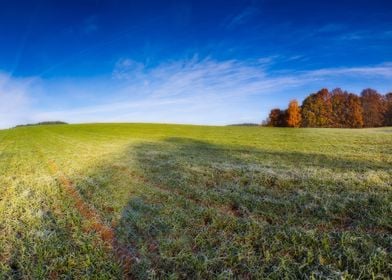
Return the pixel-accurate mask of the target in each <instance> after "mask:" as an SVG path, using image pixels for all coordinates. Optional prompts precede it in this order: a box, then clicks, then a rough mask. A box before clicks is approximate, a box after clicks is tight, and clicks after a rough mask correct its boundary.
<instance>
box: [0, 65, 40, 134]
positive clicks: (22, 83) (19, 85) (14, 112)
mask: <svg viewBox="0 0 392 280" xmlns="http://www.w3.org/2000/svg"><path fill="white" fill-rule="evenodd" d="M33 81H35V79H32V78H24V79H21V78H13V77H12V76H10V75H8V74H5V73H1V72H0V128H5V127H10V126H12V125H15V124H17V123H20V122H28V121H30V118H31V115H32V111H31V109H32V103H33V100H32V98H31V96H29V94H28V91H29V87H30V86H31V84H32V82H33Z"/></svg>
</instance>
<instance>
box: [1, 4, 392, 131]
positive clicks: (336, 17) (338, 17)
mask: <svg viewBox="0 0 392 280" xmlns="http://www.w3.org/2000/svg"><path fill="white" fill-rule="evenodd" d="M391 15H392V1H387V0H384V1H381V0H373V1H365V0H357V1H342V0H341V1H283V0H264V1H120V0H117V1H116V0H112V1H109V0H108V1H104V0H101V1H99V0H94V1H92V0H91V1H90V0H88V1H87V0H79V1H76V0H75V1H72V0H71V1H70V0H68V1H61V0H52V1H48V0H41V1H40V0H37V1H19V0H0V73H2V75H3V76H4V77H7V78H6V79H3V86H2V87H1V83H0V103H1V102H2V101H1V98H2V94H3V95H4V96H3V100H5V101H6V102H14V101H13V97H12V95H13V94H12V93H10V92H17V94H15V95H18V98H16V99H17V101H15V102H16V103H15V104H16V105H17V102H21V101H20V99H23V102H22V103H23V106H26V108H27V109H26V110H25V111H26V112H29V114H30V116H28V115H27V113H21V114H15V116H13V117H12V118H10V117H8V120H7V121H3V124H2V126H7V125H10V124H14V123H18V122H23V121H29V120H36V119H37V120H38V119H39V118H52V117H61V118H64V119H65V120H68V121H73V122H83V121H95V120H96V121H105V120H108V121H110V120H116V121H117V120H123V121H157V122H159V121H163V122H165V121H170V122H192V123H210V124H215V123H216V124H221V123H222V124H223V123H230V122H237V121H239V122H241V121H258V120H260V119H261V118H264V117H265V115H266V114H267V113H268V110H269V109H270V108H271V107H273V106H277V105H279V106H281V105H283V104H286V103H287V102H288V100H289V99H290V98H298V99H301V98H303V97H304V96H305V95H306V94H308V93H310V92H312V91H315V90H317V89H318V88H321V87H323V86H328V87H338V86H339V87H343V88H348V89H349V90H351V91H355V90H356V91H358V90H360V89H361V88H363V87H366V86H373V87H376V88H377V89H379V90H380V91H381V92H383V93H384V91H385V92H386V91H391V90H392V83H391V78H392V74H391V72H392V70H391V62H392V16H391ZM229 62H231V63H232V64H230V63H229ZM228 63H229V65H228ZM208 67H210V68H208ZM380 67H381V69H380ZM223 68H224V69H225V70H224V71H223V72H221V70H220V69H223ZM198 69H199V70H198ZM201 69H202V70H201ZM238 69H241V71H240V72H239V73H237V71H239V70H238ZM200 71H205V72H203V73H202V74H200ZM209 71H215V72H214V73H215V74H216V73H218V74H219V76H218V77H216V79H215V80H213V79H210V76H211V75H212V76H214V75H213V74H214V73H210V72H209ZM248 71H250V72H248ZM317 71H319V72H317ZM322 71H327V74H325V73H324V72H322ZM328 71H329V72H328ZM339 71H340V72H339ZM162 72H164V73H162ZM119 73H120V75H118V74H119ZM245 73H251V77H250V78H251V80H252V81H251V82H254V81H253V80H255V79H264V78H265V79H266V82H268V83H270V82H271V80H272V81H274V82H275V83H276V84H273V85H270V84H268V85H269V86H267V87H263V86H261V87H260V85H258V84H257V85H255V86H254V90H253V91H252V92H249V93H246V94H243V95H242V96H241V97H238V96H240V95H241V92H242V91H244V92H245V91H247V82H249V81H248V80H247V79H239V80H238V82H237V83H236V84H235V85H232V86H231V88H236V90H237V91H238V92H237V91H236V92H233V93H231V94H229V95H228V96H227V98H231V100H233V103H230V102H228V101H227V98H226V97H225V94H226V93H225V88H224V87H223V88H222V87H221V86H219V85H218V84H219V83H222V81H225V79H224V78H229V79H231V80H233V77H234V80H235V77H237V76H240V75H242V74H245ZM323 73H324V74H323ZM198 74H200V75H201V76H197V75H198ZM210 74H211V75H210ZM218 74H216V75H218ZM232 74H233V75H232ZM252 75H253V76H252ZM222 76H224V78H222ZM174 77H177V78H178V79H182V80H183V81H184V82H183V84H180V85H179V86H180V87H181V88H182V89H183V90H182V91H181V90H180V91H178V92H176V94H171V91H172V90H171V89H170V87H169V86H168V85H167V80H170V79H171V78H173V79H174ZM184 77H185V78H184ZM194 77H196V80H197V87H198V91H195V92H191V91H192V88H193V86H192V81H193V80H192V79H194ZM207 77H208V79H207ZM287 77H289V78H292V79H294V80H295V79H299V80H301V81H303V82H302V83H300V84H299V85H294V86H293V87H290V86H287V85H286V86H287V88H284V87H282V90H279V87H278V85H279V81H280V80H278V81H276V80H275V79H282V82H284V81H285V78H287ZM164 82H166V84H165V85H163V83H164ZM176 82H178V80H176ZM184 83H187V84H186V85H184ZM271 83H272V82H271ZM203 87H205V88H203ZM258 87H259V88H260V94H258V92H257V88H258ZM14 88H16V90H13V89H14ZM177 88H178V87H177ZM242 89H243V90H242ZM7 90H8V92H5V91H7ZM127 90H128V92H127ZM136 91H137V92H136ZM261 91H263V92H261ZM157 92H159V94H157ZM203 92H208V93H206V94H208V97H206V99H205V98H201V99H200V98H199V97H200V96H199V97H198V95H200V93H203ZM212 95H213V96H214V97H213V98H211V99H208V98H210V97H211V96H212ZM233 95H235V96H237V98H238V99H236V98H234V97H233V98H232V96H233ZM184 97H186V98H188V100H187V101H184V102H185V103H184V104H191V105H192V106H193V107H192V109H190V110H189V114H188V112H186V110H183V109H182V110H179V107H181V106H182V105H178V104H177V103H176V100H182V99H183V98H184ZM189 98H191V99H189ZM169 99H170V102H169ZM18 100H19V101H18ZM147 100H149V101H150V102H158V103H159V102H161V103H162V102H163V103H164V104H166V103H165V102H169V103H170V104H177V105H170V106H169V105H167V104H166V105H162V104H161V103H159V104H161V105H158V103H157V105H156V106H158V107H159V110H157V109H156V108H155V109H151V108H149V106H150V105H149V106H147V107H146V106H144V105H143V104H144V103H143V102H145V103H147ZM203 100H209V101H210V102H217V104H215V107H214V108H215V109H214V110H215V111H214V110H212V111H213V112H215V114H214V113H212V114H210V116H209V117H207V116H205V117H204V118H202V119H200V118H197V117H196V116H199V115H205V114H206V113H207V112H211V110H210V109H211V108H210V109H208V108H206V107H205V106H201V105H203ZM223 101H224V102H223ZM111 102H113V104H118V103H127V104H129V105H130V107H127V108H128V109H129V110H133V112H136V111H138V113H135V114H134V115H132V114H131V115H129V114H126V113H125V111H126V110H128V109H126V108H124V109H123V113H122V116H123V117H124V118H123V119H121V117H120V116H119V115H118V116H114V113H115V112H112V113H110V112H109V111H110V109H109V106H110V104H111ZM197 102H201V103H200V104H198V103H197ZM131 103H134V104H135V105H131ZM137 104H139V105H137ZM219 104H220V105H219ZM236 104H239V105H238V106H237V107H236ZM16 105H15V106H16ZM97 106H98V107H99V108H101V106H108V109H102V110H103V111H105V112H106V113H107V115H104V116H102V114H101V115H100V116H98V114H97V113H96V108H97ZM113 106H114V105H113ZM143 106H144V107H143ZM154 106H155V105H154ZM178 106H179V107H178ZM257 106H258V107H259V109H257ZM92 107H93V108H95V109H93V110H90V109H91V108H92ZM75 108H79V109H80V110H82V111H83V113H80V112H75ZM85 108H90V109H88V110H87V111H88V112H86V109H85ZM0 110H2V107H0ZM72 110H74V111H72ZM233 110H234V111H235V112H236V113H233ZM236 110H237V111H236ZM91 111H94V112H95V113H91ZM115 111H117V110H115ZM245 111H246V112H247V113H244V112H245ZM257 111H259V113H257V115H254V116H253V117H252V116H251V114H250V112H257ZM56 112H61V113H59V114H58V115H56ZM232 113H233V114H232ZM3 114H5V109H4V108H3ZM7 114H8V113H7ZM154 114H156V115H155V116H154ZM192 114H193V115H192ZM143 115H145V116H147V115H148V117H146V118H143ZM0 116H2V115H1V111H0ZM184 116H185V117H184ZM192 116H195V117H194V118H193V117H192ZM105 118H106V119H105ZM225 118H226V119H225ZM3 119H4V117H3ZM0 125H1V122H0Z"/></svg>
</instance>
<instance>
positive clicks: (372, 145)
mask: <svg viewBox="0 0 392 280" xmlns="http://www.w3.org/2000/svg"><path fill="white" fill-rule="evenodd" d="M391 185H392V128H379V129H360V130H348V129H347V130H343V129H286V128H261V127H235V126H234V127H205V126H204V127H203V126H185V125H158V124H90V125H57V126H37V127H21V128H16V129H10V130H3V131H0V279H3V278H9V277H14V278H18V279H19V278H26V279H29V278H31V279H39V278H52V279H56V278H67V277H71V276H72V278H75V279H82V278H100V279H108V278H126V277H133V278H146V277H158V278H172V279H176V278H188V279H189V278H203V279H206V278H218V277H220V278H230V277H236V278H262V277H269V278H275V279H276V278H282V277H288V278H304V277H307V278H311V277H314V278H323V277H325V278H341V277H345V278H347V279H354V278H355V279H356V278H363V279H365V278H367V279H368V278H372V277H374V278H376V277H380V278H383V277H384V278H388V277H389V276H390V275H392V266H391V263H392V257H391V253H392V252H391V248H392V234H391V233H392V187H391Z"/></svg>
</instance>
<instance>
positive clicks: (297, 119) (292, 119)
mask: <svg viewBox="0 0 392 280" xmlns="http://www.w3.org/2000/svg"><path fill="white" fill-rule="evenodd" d="M300 125H301V108H300V107H299V105H298V101H297V100H295V99H294V100H291V101H290V103H289V108H288V109H287V126H289V127H300Z"/></svg>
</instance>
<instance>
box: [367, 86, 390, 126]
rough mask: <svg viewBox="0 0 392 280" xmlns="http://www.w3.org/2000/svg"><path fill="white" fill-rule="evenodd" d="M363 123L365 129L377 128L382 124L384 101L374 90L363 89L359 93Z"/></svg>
mask: <svg viewBox="0 0 392 280" xmlns="http://www.w3.org/2000/svg"><path fill="white" fill-rule="evenodd" d="M361 103H362V110H363V123H364V126H365V127H378V126H382V125H383V124H384V114H385V111H386V110H385V107H386V106H385V105H386V104H385V103H386V102H385V100H384V98H383V96H382V95H381V94H379V93H378V92H377V91H375V90H374V89H370V88H368V89H364V90H363V91H362V92H361Z"/></svg>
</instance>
